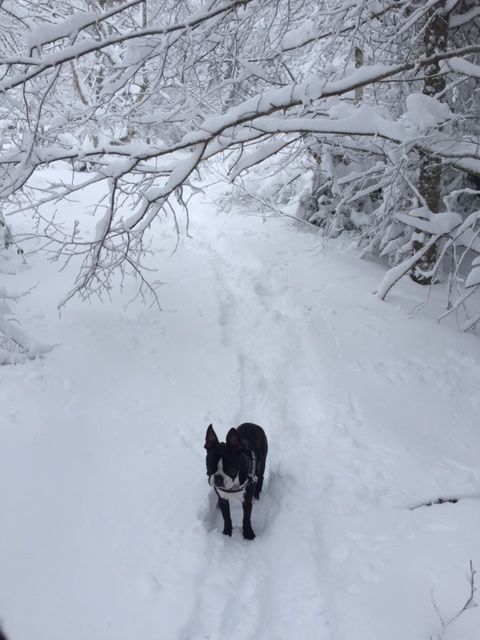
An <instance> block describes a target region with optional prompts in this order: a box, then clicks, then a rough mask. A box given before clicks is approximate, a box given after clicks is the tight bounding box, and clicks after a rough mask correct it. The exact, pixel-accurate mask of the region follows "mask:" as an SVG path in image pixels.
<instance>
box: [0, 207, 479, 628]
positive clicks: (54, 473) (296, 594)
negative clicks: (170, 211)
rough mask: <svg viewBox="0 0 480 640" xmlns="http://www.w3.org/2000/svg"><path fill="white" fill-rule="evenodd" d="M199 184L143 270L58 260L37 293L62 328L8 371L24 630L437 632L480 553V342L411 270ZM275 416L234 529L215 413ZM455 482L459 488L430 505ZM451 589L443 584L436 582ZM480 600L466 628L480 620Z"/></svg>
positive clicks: (4, 381)
mask: <svg viewBox="0 0 480 640" xmlns="http://www.w3.org/2000/svg"><path fill="white" fill-rule="evenodd" d="M214 208H215V207H214V204H213V203H211V202H208V201H206V202H204V203H200V202H198V203H197V206H196V208H195V211H194V212H193V213H192V219H191V223H192V228H191V235H192V238H184V239H183V240H182V242H181V245H180V247H179V250H178V251H177V252H176V253H175V254H174V255H173V256H171V257H170V249H171V248H172V241H171V240H169V239H168V238H170V230H169V229H168V228H167V227H168V223H165V224H166V227H165V233H164V235H162V233H159V237H158V240H157V241H156V242H157V244H158V247H159V250H160V252H159V254H158V256H157V257H156V259H155V265H156V266H157V267H158V268H159V270H160V276H161V278H162V279H163V280H165V281H166V282H167V283H168V284H167V285H166V286H165V287H163V288H162V289H161V300H162V304H163V306H164V311H163V312H159V311H158V310H156V309H146V308H144V307H142V306H141V303H140V302H138V301H137V302H134V303H132V304H131V305H130V306H128V307H127V308H124V306H123V305H124V303H125V302H126V301H127V300H128V299H129V293H131V292H129V291H128V288H127V290H126V291H124V293H123V294H121V293H119V292H117V293H116V294H115V295H114V299H113V300H112V301H111V302H105V303H104V304H100V303H98V302H94V303H92V305H87V304H82V303H80V302H78V301H73V302H72V303H70V305H69V306H68V307H67V308H66V310H65V311H64V313H63V316H62V318H58V316H57V315H56V312H55V304H56V302H57V301H58V300H59V299H60V298H61V297H62V295H63V294H64V293H65V291H66V290H67V289H68V288H69V283H70V281H69V278H70V277H71V274H69V273H68V272H64V273H63V274H60V275H59V274H58V273H57V271H56V270H55V267H54V266H48V265H47V266H46V265H44V264H43V263H42V262H41V260H40V259H39V258H38V257H36V258H35V257H34V258H32V259H31V261H30V268H29V269H27V270H25V271H24V272H23V273H22V274H21V279H22V282H23V284H24V286H27V285H28V284H29V283H32V282H35V281H37V280H39V279H40V285H39V286H38V287H37V288H36V289H35V290H34V291H33V292H32V294H31V295H30V296H29V297H28V298H25V300H24V301H23V302H22V304H21V307H20V309H19V312H20V314H21V316H22V317H23V318H24V325H25V327H26V328H27V329H28V330H30V331H31V332H32V333H34V335H35V337H36V338H37V339H39V340H41V341H44V342H53V343H58V346H57V347H56V348H55V349H54V351H52V353H51V354H49V355H48V356H47V357H45V358H44V359H42V360H37V361H34V362H31V363H29V364H27V365H25V366H17V367H2V368H0V385H1V386H0V389H1V391H0V393H1V406H2V423H1V428H0V443H1V444H0V505H1V507H0V508H1V514H2V535H1V537H0V566H1V571H0V616H1V617H2V619H3V621H4V624H5V628H6V630H8V632H9V635H10V636H11V640H31V639H33V638H35V640H65V639H66V638H68V640H87V639H88V640H140V639H142V640H160V639H161V640H205V639H207V638H208V639H210V640H217V639H218V640H219V639H220V638H222V637H228V638H229V639H230V640H249V639H252V640H253V638H255V640H291V639H292V638H298V639H299V640H386V639H388V640H406V639H407V638H408V640H427V639H428V638H430V637H432V638H435V639H436V638H437V637H440V636H439V634H440V633H441V622H440V620H439V616H438V613H437V612H436V611H435V607H437V608H438V611H439V612H440V614H441V615H442V616H443V618H444V619H445V620H446V621H448V619H449V618H450V617H451V616H452V615H454V613H455V612H456V611H457V610H458V609H459V608H461V607H462V606H463V604H464V602H465V601H466V599H467V597H468V593H469V585H468V582H467V580H466V575H467V571H468V564H469V560H470V559H472V560H473V563H474V565H475V566H477V567H480V542H479V536H478V531H479V528H480V468H479V465H478V460H479V457H480V426H479V425H480V419H479V417H480V394H479V393H478V389H479V386H480V342H479V341H478V338H474V337H472V336H468V335H462V334H459V333H458V332H456V331H455V330H452V329H449V328H446V327H443V326H437V325H435V324H434V323H432V321H431V320H430V319H428V318H422V317H415V318H413V319H409V318H408V311H409V308H410V306H412V302H414V301H415V300H416V299H418V298H420V297H421V296H422V295H423V293H424V292H423V291H420V292H419V291H418V290H417V289H415V288H414V285H412V284H409V283H406V284H405V285H403V288H402V287H401V288H400V290H399V293H396V294H395V296H393V297H392V299H393V301H394V302H393V303H392V302H390V303H383V302H380V301H379V300H378V299H377V298H375V297H374V296H373V295H372V293H371V292H372V291H373V290H374V289H375V286H376V284H377V283H378V281H379V280H380V279H381V276H382V269H381V267H379V266H376V265H372V264H368V263H364V262H361V261H359V260H358V259H357V258H355V257H351V256H349V255H346V254H343V253H339V252H338V251H335V250H333V249H328V248H327V249H321V248H320V247H319V246H318V243H319V238H318V236H317V235H315V234H314V233H312V232H310V231H308V230H306V229H304V228H300V227H292V224H291V223H289V222H286V221H284V220H280V219H278V218H270V219H267V220H265V221H262V219H260V218H258V217H255V216H254V215H248V213H244V214H242V215H234V214H225V213H222V214H215V213H213V211H214ZM250 420H251V421H254V422H258V423H259V424H261V425H262V426H264V428H265V429H266V431H267V434H268V435H269V439H270V453H269V460H268V465H267V468H268V473H267V481H266V487H265V491H264V493H263V494H262V499H261V500H260V501H259V502H258V503H256V504H255V505H254V510H253V526H254V529H255V531H256V534H257V538H256V540H255V541H254V542H246V541H244V540H243V539H242V537H241V532H240V529H239V525H240V523H241V520H240V513H239V512H238V511H237V513H235V514H234V516H235V517H234V526H235V528H234V534H233V537H232V538H231V539H227V538H225V537H223V536H222V535H221V525H220V516H219V514H218V513H217V512H216V511H215V509H214V504H213V496H212V495H211V490H210V489H209V487H208V485H207V482H206V476H205V468H204V451H203V441H204V434H205V429H206V427H207V425H208V424H209V422H213V424H214V426H215V428H216V430H217V432H218V433H219V434H220V433H221V434H225V433H226V430H227V428H228V427H230V426H232V425H235V424H238V423H240V422H242V421H250ZM439 496H443V497H449V496H454V497H462V498H463V499H462V500H460V501H459V502H458V503H456V504H451V503H447V504H443V505H437V506H431V507H419V508H418V509H413V510H412V509H411V507H414V506H415V505H418V504H419V503H421V502H424V501H430V500H433V499H435V498H437V497H439ZM432 600H433V601H434V603H435V606H434V604H433V603H432ZM479 624H480V609H469V610H468V611H466V612H465V613H464V614H463V615H462V616H461V618H460V619H459V620H457V621H455V622H454V623H452V625H451V626H450V627H448V628H447V629H446V631H445V634H444V638H445V639H446V640H450V639H452V640H453V639H454V638H461V639H462V640H477V638H478V628H479Z"/></svg>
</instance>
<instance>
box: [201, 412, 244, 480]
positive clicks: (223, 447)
mask: <svg viewBox="0 0 480 640" xmlns="http://www.w3.org/2000/svg"><path fill="white" fill-rule="evenodd" d="M205 449H206V450H207V475H208V484H209V485H210V486H212V487H215V488H216V489H225V490H226V491H231V490H232V489H233V490H235V489H236V488H238V487H241V486H242V485H243V484H244V483H245V482H246V481H247V478H248V472H249V468H250V457H249V455H248V452H247V451H246V450H245V449H244V447H243V446H242V440H241V438H240V436H239V435H238V432H237V430H236V429H230V431H229V432H228V434H227V440H226V442H219V440H218V438H217V434H216V433H215V431H214V430H213V427H212V425H210V426H209V427H208V429H207V433H206V435H205Z"/></svg>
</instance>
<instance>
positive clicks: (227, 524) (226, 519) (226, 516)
mask: <svg viewBox="0 0 480 640" xmlns="http://www.w3.org/2000/svg"><path fill="white" fill-rule="evenodd" d="M218 506H219V507H220V511H221V512H222V516H223V535H224V536H231V535H232V519H231V517H230V503H229V501H228V500H225V499H224V498H220V497H219V498H218Z"/></svg>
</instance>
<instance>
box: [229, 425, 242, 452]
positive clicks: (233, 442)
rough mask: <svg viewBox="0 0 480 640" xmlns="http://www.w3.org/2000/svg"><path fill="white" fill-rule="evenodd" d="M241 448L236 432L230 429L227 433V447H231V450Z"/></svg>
mask: <svg viewBox="0 0 480 640" xmlns="http://www.w3.org/2000/svg"><path fill="white" fill-rule="evenodd" d="M241 446H242V441H241V440H240V436H239V435H238V431H237V430H236V429H234V428H233V427H232V428H231V429H230V431H229V432H228V433H227V447H231V448H232V449H240V447H241Z"/></svg>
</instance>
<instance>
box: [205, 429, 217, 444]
mask: <svg viewBox="0 0 480 640" xmlns="http://www.w3.org/2000/svg"><path fill="white" fill-rule="evenodd" d="M217 444H218V438H217V434H216V433H215V431H214V430H213V427H212V425H211V424H209V425H208V429H207V433H206V434H205V449H211V448H212V447H215V446H216V445H217Z"/></svg>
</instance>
